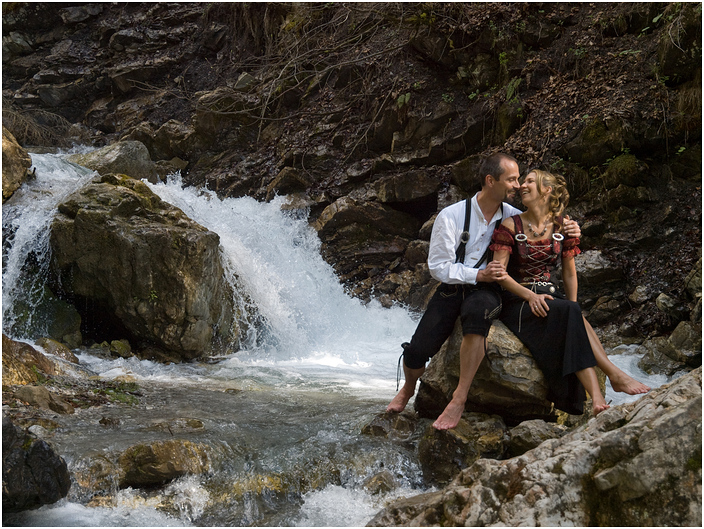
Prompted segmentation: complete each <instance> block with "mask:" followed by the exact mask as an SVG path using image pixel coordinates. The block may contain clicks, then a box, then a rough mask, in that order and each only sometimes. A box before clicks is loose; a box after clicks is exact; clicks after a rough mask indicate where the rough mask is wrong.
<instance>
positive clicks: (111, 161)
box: [69, 141, 156, 182]
mask: <svg viewBox="0 0 704 529" xmlns="http://www.w3.org/2000/svg"><path fill="white" fill-rule="evenodd" d="M69 160H70V161H72V162H74V163H77V164H78V165H82V166H84V167H87V168H88V169H93V170H94V171H97V172H98V174H100V175H103V176H105V175H107V174H109V173H117V174H125V175H127V176H130V177H132V178H134V179H136V180H141V179H143V178H146V179H147V180H149V181H150V182H156V166H155V165H154V162H152V160H151V158H150V157H149V151H148V150H147V148H146V147H145V146H144V144H143V143H141V142H138V141H120V142H117V143H115V144H112V145H108V146H106V147H103V148H102V149H98V150H95V151H92V152H89V153H87V154H74V155H72V156H70V157H69Z"/></svg>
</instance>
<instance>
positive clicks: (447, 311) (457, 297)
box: [403, 284, 501, 369]
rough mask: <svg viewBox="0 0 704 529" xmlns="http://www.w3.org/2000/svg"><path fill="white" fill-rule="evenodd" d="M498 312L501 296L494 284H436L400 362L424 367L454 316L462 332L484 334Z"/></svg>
mask: <svg viewBox="0 0 704 529" xmlns="http://www.w3.org/2000/svg"><path fill="white" fill-rule="evenodd" d="M500 311H501V296H500V295H499V289H498V288H497V286H496V285H493V284H490V285H489V284H488V285H483V284H482V285H481V286H475V285H464V286H463V285H446V284H442V285H440V286H439V287H438V289H437V291H436V292H435V295H433V297H432V298H431V300H430V302H429V303H428V308H427V309H426V311H425V314H423V317H422V318H421V320H420V322H419V323H418V327H417V328H416V332H415V333H414V334H413V338H411V342H410V343H409V344H403V348H404V352H403V358H404V364H405V365H406V367H408V368H410V369H420V368H422V367H424V366H425V364H426V363H427V362H428V360H429V359H430V358H431V357H432V356H434V355H435V354H436V353H437V352H438V351H439V350H440V348H441V347H442V345H443V343H445V340H447V339H448V338H449V336H450V335H451V334H452V331H453V329H454V327H455V322H456V321H457V317H458V316H459V317H460V318H461V320H462V332H463V334H480V335H483V336H486V335H487V334H489V329H490V328H491V322H492V320H493V319H494V318H496V317H497V316H498V315H499V312H500Z"/></svg>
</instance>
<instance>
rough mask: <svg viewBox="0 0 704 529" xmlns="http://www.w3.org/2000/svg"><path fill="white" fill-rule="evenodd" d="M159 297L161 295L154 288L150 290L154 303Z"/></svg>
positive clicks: (150, 296)
mask: <svg viewBox="0 0 704 529" xmlns="http://www.w3.org/2000/svg"><path fill="white" fill-rule="evenodd" d="M157 299H159V296H158V295H157V293H156V290H153V289H152V290H150V291H149V301H151V302H152V303H155V302H156V300H157Z"/></svg>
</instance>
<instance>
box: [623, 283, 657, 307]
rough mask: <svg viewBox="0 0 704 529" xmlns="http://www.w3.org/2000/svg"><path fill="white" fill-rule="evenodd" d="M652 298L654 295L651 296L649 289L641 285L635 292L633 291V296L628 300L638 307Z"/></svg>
mask: <svg viewBox="0 0 704 529" xmlns="http://www.w3.org/2000/svg"><path fill="white" fill-rule="evenodd" d="M651 297H652V295H651V294H650V291H649V289H648V287H646V286H644V285H639V286H637V287H636V288H635V290H633V292H632V293H631V295H630V296H628V299H629V300H631V302H633V303H635V304H636V305H642V304H643V303H645V302H646V301H649V300H650V298H651Z"/></svg>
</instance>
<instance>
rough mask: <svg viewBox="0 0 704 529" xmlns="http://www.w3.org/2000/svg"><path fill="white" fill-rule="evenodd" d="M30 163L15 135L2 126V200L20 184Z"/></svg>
mask: <svg viewBox="0 0 704 529" xmlns="http://www.w3.org/2000/svg"><path fill="white" fill-rule="evenodd" d="M31 165H32V158H31V157H30V156H29V154H28V153H27V151H25V150H24V149H23V148H22V147H20V144H19V143H17V140H16V139H15V137H14V136H13V135H12V133H10V131H9V130H7V129H6V128H5V127H3V128H2V201H3V202H5V200H7V199H8V198H10V197H11V196H12V194H13V193H14V192H15V191H17V189H18V188H19V187H20V186H21V185H22V182H24V180H25V178H26V176H27V169H29V168H30V167H31Z"/></svg>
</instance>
